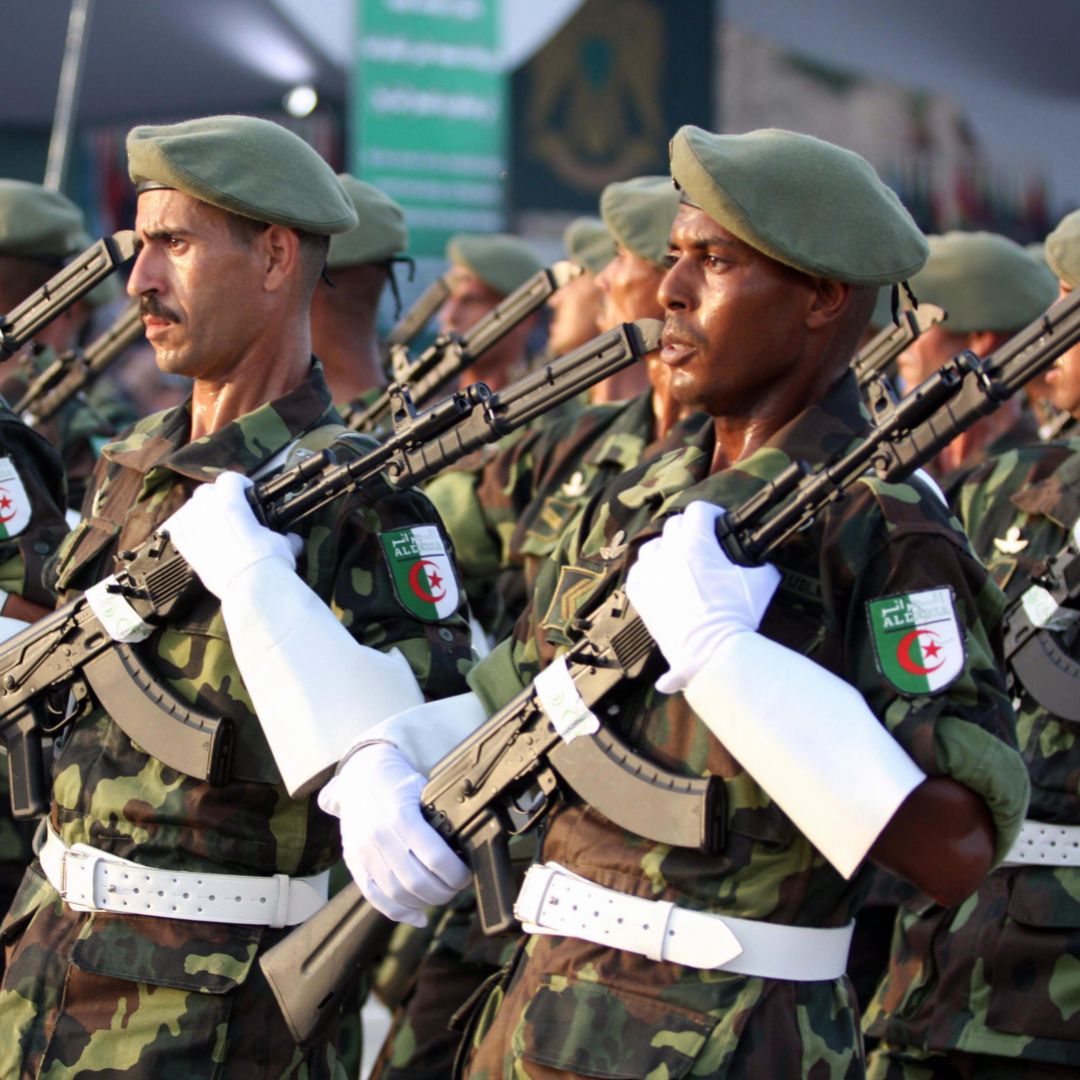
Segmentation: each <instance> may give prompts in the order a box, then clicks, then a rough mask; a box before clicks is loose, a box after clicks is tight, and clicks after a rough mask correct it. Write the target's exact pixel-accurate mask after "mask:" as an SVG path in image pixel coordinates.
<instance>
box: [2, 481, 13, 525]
mask: <svg viewBox="0 0 1080 1080" xmlns="http://www.w3.org/2000/svg"><path fill="white" fill-rule="evenodd" d="M15 514H16V508H15V505H14V503H12V501H11V496H10V495H8V493H7V489H6V488H2V487H0V525H3V524H5V523H6V522H8V521H10V520H11V519H12V518H13V517H14V516H15Z"/></svg>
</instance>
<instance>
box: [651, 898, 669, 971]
mask: <svg viewBox="0 0 1080 1080" xmlns="http://www.w3.org/2000/svg"><path fill="white" fill-rule="evenodd" d="M652 903H653V904H655V905H656V907H655V909H654V910H655V913H656V915H658V916H659V915H661V914H662V916H663V918H662V920H661V919H657V920H656V922H657V924H658V925H657V927H656V928H655V929H654V930H653V932H652V933H651V934H649V936H648V938H647V939H646V940H647V941H648V945H647V947H646V950H645V956H646V958H647V959H649V960H663V959H664V942H665V941H667V934H668V927H669V926H670V925H671V916H672V914H673V913H674V911H675V905H674V904H673V903H672V902H671V901H670V900H653V901H652Z"/></svg>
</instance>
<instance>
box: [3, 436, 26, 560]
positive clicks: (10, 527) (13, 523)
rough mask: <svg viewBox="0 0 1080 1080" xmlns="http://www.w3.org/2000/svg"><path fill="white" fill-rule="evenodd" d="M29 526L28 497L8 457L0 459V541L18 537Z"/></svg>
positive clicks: (20, 478) (17, 472)
mask: <svg viewBox="0 0 1080 1080" xmlns="http://www.w3.org/2000/svg"><path fill="white" fill-rule="evenodd" d="M29 524H30V496H29V495H27V494H26V488H25V487H23V482H22V477H21V476H19V470H18V469H16V468H15V462H13V461H12V460H11V458H9V457H0V540H6V539H8V538H9V537H12V536H18V535H19V533H21V532H22V531H23V530H24V529H25V528H26V526H27V525H29Z"/></svg>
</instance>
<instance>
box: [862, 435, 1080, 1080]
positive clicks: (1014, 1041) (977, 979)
mask: <svg viewBox="0 0 1080 1080" xmlns="http://www.w3.org/2000/svg"><path fill="white" fill-rule="evenodd" d="M957 512H958V515H959V517H960V519H961V521H962V522H963V523H964V525H965V526H966V527H967V530H968V534H969V536H970V537H971V543H972V547H973V548H974V549H975V551H976V553H977V554H978V555H980V556H981V557H982V559H983V560H984V561H985V563H986V565H987V566H988V567H989V569H990V572H991V574H992V575H993V576H994V579H995V580H996V581H997V582H998V584H999V585H1000V586H1001V587H1002V588H1003V589H1004V590H1005V592H1006V594H1007V596H1008V597H1009V599H1010V600H1015V599H1016V598H1017V597H1018V596H1020V594H1021V593H1023V591H1024V590H1025V589H1026V588H1027V586H1028V585H1029V584H1030V583H1031V578H1032V576H1033V575H1034V574H1037V573H1038V571H1039V568H1040V565H1041V563H1042V561H1043V560H1044V559H1046V558H1049V557H1051V556H1053V555H1055V554H1056V553H1057V552H1058V551H1060V550H1061V549H1062V547H1064V545H1065V542H1066V539H1067V536H1068V531H1069V529H1070V528H1071V527H1072V525H1073V523H1074V522H1076V521H1077V520H1078V519H1080V440H1075V441H1067V442H1057V443H1048V444H1044V445H1035V446H1029V447H1026V448H1024V449H1020V450H1012V451H1010V452H1009V453H1006V454H1003V455H1002V456H1001V457H999V458H997V459H996V460H994V461H990V462H987V463H986V464H985V465H983V466H982V467H981V468H979V469H978V470H977V471H976V472H974V473H973V474H972V475H971V476H970V477H969V478H968V481H967V483H965V484H964V486H963V487H962V488H961V489H960V491H959V494H958V502H957ZM1016 714H1017V733H1018V737H1019V743H1020V752H1021V754H1022V756H1023V759H1024V763H1025V764H1026V766H1027V770H1028V774H1029V776H1030V778H1031V806H1030V809H1029V810H1028V814H1027V816H1028V817H1029V818H1032V819H1034V820H1036V821H1044V822H1052V823H1056V824H1064V825H1080V744H1078V737H1080V730H1078V729H1077V726H1076V725H1075V724H1071V723H1069V722H1068V721H1065V720H1062V719H1060V718H1059V717H1056V716H1053V715H1051V714H1049V713H1048V712H1047V711H1046V710H1045V709H1043V708H1042V707H1041V706H1039V705H1038V704H1037V703H1036V702H1034V701H1033V700H1032V699H1031V697H1030V696H1029V695H1028V694H1026V693H1023V692H1022V691H1021V693H1020V696H1019V698H1018V700H1017V702H1016ZM868 1030H869V1031H870V1032H871V1033H872V1034H876V1035H879V1036H880V1037H881V1038H882V1039H883V1040H884V1042H885V1043H887V1044H888V1046H889V1047H891V1048H893V1049H894V1050H896V1051H903V1052H904V1053H910V1052H915V1051H918V1052H926V1053H934V1052H937V1053H941V1052H943V1051H944V1052H948V1053H947V1056H948V1057H950V1058H951V1057H952V1056H953V1054H952V1052H953V1051H959V1052H963V1053H966V1054H973V1055H980V1056H983V1055H985V1056H986V1062H987V1065H988V1068H998V1069H1000V1070H1001V1073H1000V1075H1006V1073H1005V1069H1006V1068H1007V1067H1008V1066H1009V1062H1008V1061H1006V1060H1004V1059H1019V1060H1020V1061H1021V1062H1027V1063H1056V1064H1058V1065H1061V1066H1066V1065H1071V1066H1073V1067H1075V1066H1077V1065H1078V1064H1080V868H1075V867H1057V868H1054V867H1048V866H1047V867H1043V866H1037V867H1007V868H1003V869H999V870H997V871H995V873H993V874H992V875H991V876H990V878H989V879H988V880H987V881H986V882H985V883H984V884H983V885H982V887H981V888H980V889H979V890H978V892H976V893H975V895H973V896H972V897H970V898H969V899H968V900H966V901H965V902H964V903H963V904H962V905H961V906H960V907H959V908H957V909H955V910H950V911H946V910H943V909H942V908H941V907H939V906H937V905H934V904H931V903H930V902H929V901H928V900H926V899H925V898H923V899H922V900H921V901H917V902H913V903H910V904H908V905H906V906H904V907H902V908H901V910H900V915H899V918H898V921H897V926H896V931H895V935H894V938H893V949H892V958H891V963H890V966H889V971H888V973H887V976H886V979H885V981H884V982H883V983H882V985H881V987H880V988H879V990H878V994H877V997H876V999H875V1002H874V1004H873V1006H872V1008H871V1009H870V1010H869V1012H868ZM876 1067H880V1068H884V1066H883V1065H882V1066H876ZM880 1075H882V1076H884V1075H892V1074H887V1073H885V1072H881V1073H880ZM896 1075H900V1074H899V1073H897V1074H896ZM910 1075H918V1074H917V1073H915V1072H912V1073H911V1074H910ZM934 1075H936V1074H934ZM964 1075H966V1074H964ZM986 1075H999V1074H998V1073H992V1072H987V1074H986ZM1009 1075H1013V1073H1009ZM1015 1075H1019V1076H1024V1075H1027V1074H1026V1073H1024V1072H1023V1071H1022V1070H1021V1071H1020V1072H1017V1073H1016V1074H1015Z"/></svg>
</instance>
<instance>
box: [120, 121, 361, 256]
mask: <svg viewBox="0 0 1080 1080" xmlns="http://www.w3.org/2000/svg"><path fill="white" fill-rule="evenodd" d="M127 153H128V173H129V174H130V176H131V182H132V183H133V184H135V186H136V188H137V189H138V190H139V191H145V190H147V189H148V188H154V187H164V188H175V189H176V190H177V191H182V192H184V193H185V194H187V195H191V196H193V197H194V198H196V199H199V200H201V201H202V202H205V203H209V204H210V205H211V206H216V207H218V208H220V209H221V210H228V211H230V212H231V213H233V214H240V215H241V216H243V217H249V218H254V219H255V220H256V221H266V222H270V223H271V224H274V225H286V226H288V227H289V228H290V229H300V230H302V231H304V232H310V233H316V234H318V235H321V236H327V235H331V234H333V233H341V232H347V231H348V230H349V229H351V228H353V227H354V226H355V225H356V224H357V218H356V211H355V210H354V209H353V206H352V203H351V202H350V201H349V198H348V196H347V195H346V194H345V192H344V190H343V189H342V187H341V184H340V183H339V182H338V178H337V177H336V176H335V175H334V170H333V169H331V168H330V166H329V165H328V164H327V163H326V162H325V161H323V159H322V158H321V157H319V155H318V153H317V152H316V151H315V150H314V149H313V148H312V147H310V146H309V145H308V144H307V143H306V142H304V140H303V139H301V138H300V136H299V135H294V134H293V133H292V132H291V131H289V130H288V129H287V128H283V127H282V126H281V125H280V124H275V123H273V122H272V121H270V120H260V119H258V118H257V117H254V116H203V117H199V118H198V119H196V120H184V121H183V122H182V123H179V124H167V125H159V126H149V125H144V126H142V127H136V128H132V129H131V131H129V132H128V137H127Z"/></svg>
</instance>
